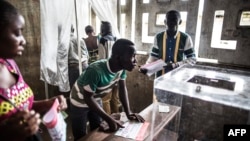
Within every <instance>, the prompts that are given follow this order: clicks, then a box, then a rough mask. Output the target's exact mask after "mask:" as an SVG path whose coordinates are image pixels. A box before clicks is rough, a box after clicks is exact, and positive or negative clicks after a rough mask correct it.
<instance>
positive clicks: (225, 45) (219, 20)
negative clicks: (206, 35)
mask: <svg viewBox="0 0 250 141" xmlns="http://www.w3.org/2000/svg"><path fill="white" fill-rule="evenodd" d="M224 13H225V11H224V10H217V11H215V14H214V24H213V31H212V40H211V47H212V48H221V49H231V50H235V49H236V44H237V41H235V40H221V33H222V28H223V20H224Z"/></svg>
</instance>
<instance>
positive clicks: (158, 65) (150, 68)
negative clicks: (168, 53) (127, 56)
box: [141, 59, 167, 76]
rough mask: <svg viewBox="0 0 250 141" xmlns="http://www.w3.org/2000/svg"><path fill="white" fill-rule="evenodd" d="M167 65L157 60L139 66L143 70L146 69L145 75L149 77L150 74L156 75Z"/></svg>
mask: <svg viewBox="0 0 250 141" xmlns="http://www.w3.org/2000/svg"><path fill="white" fill-rule="evenodd" d="M166 65H167V64H166V63H165V62H164V61H163V60H162V59H159V60H157V61H154V62H152V63H148V64H145V65H143V66H141V68H143V69H147V75H148V76H151V75H152V74H154V73H156V72H157V71H160V70H162V69H163V67H164V66H166Z"/></svg>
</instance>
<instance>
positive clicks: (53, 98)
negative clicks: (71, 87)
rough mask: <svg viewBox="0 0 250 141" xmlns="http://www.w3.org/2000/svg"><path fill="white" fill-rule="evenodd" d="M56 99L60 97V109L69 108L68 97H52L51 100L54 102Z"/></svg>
mask: <svg viewBox="0 0 250 141" xmlns="http://www.w3.org/2000/svg"><path fill="white" fill-rule="evenodd" d="M55 99H58V102H59V106H58V111H62V110H65V109H67V107H68V105H67V102H66V98H65V97H64V96H63V95H58V96H55V97H52V98H51V99H50V100H52V101H53V102H54V100H55Z"/></svg>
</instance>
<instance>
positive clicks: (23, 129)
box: [0, 110, 41, 141]
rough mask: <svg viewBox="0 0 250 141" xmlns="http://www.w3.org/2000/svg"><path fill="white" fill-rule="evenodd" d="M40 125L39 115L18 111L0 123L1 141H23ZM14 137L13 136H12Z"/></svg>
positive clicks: (33, 112)
mask: <svg viewBox="0 0 250 141" xmlns="http://www.w3.org/2000/svg"><path fill="white" fill-rule="evenodd" d="M40 123H41V119H40V115H39V114H38V113H35V111H33V110H32V111H27V110H25V111H20V112H17V113H16V114H14V115H13V116H11V117H10V118H9V119H7V120H6V121H4V123H1V128H2V129H4V130H2V131H1V133H2V135H3V136H2V135H1V136H2V137H0V138H1V139H2V138H3V139H7V140H9V141H11V140H25V138H27V137H29V136H31V135H34V134H35V133H37V131H38V129H39V125H40ZM13 135H14V136H13Z"/></svg>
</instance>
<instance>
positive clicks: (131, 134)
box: [115, 121, 149, 141]
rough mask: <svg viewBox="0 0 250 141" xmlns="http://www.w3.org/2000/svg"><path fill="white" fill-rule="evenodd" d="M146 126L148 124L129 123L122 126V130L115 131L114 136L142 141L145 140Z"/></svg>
mask: <svg viewBox="0 0 250 141" xmlns="http://www.w3.org/2000/svg"><path fill="white" fill-rule="evenodd" d="M148 125H149V123H148V122H144V123H141V122H133V121H129V122H126V123H125V124H124V125H123V126H124V128H120V129H119V130H118V131H116V133H115V135H117V136H121V137H124V138H130V139H133V140H138V141H142V140H143V139H144V138H145V133H146V131H147V128H148Z"/></svg>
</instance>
